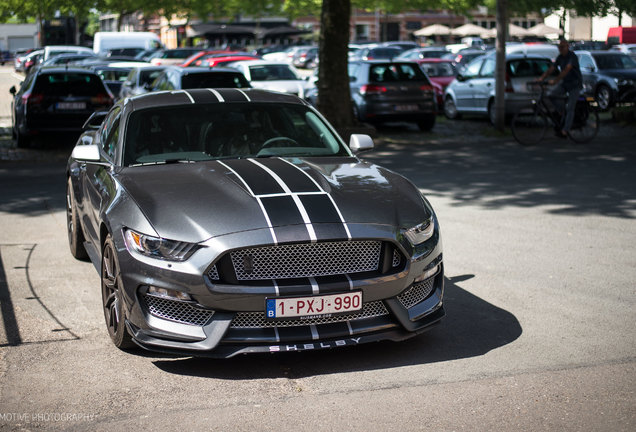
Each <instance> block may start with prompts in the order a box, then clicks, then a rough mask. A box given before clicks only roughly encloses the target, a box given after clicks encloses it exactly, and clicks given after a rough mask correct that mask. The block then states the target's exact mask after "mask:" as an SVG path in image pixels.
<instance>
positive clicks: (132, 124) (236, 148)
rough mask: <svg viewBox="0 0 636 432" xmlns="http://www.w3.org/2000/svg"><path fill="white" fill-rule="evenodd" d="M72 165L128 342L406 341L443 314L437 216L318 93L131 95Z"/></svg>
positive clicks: (95, 258)
mask: <svg viewBox="0 0 636 432" xmlns="http://www.w3.org/2000/svg"><path fill="white" fill-rule="evenodd" d="M85 129H86V131H85V132H84V133H83V134H82V136H81V137H80V138H79V140H78V142H77V145H76V146H75V148H74V149H73V152H72V155H71V157H70V159H69V163H68V167H67V176H68V177H67V220H68V238H69V245H70V249H71V252H72V254H73V255H74V256H75V257H76V258H80V259H81V258H87V257H88V258H90V260H91V261H92V263H93V264H94V266H95V268H96V269H97V271H98V272H99V274H100V275H101V292H102V300H103V310H104V316H105V319H106V326H107V328H108V332H109V334H110V337H111V338H112V340H113V342H114V344H115V345H116V346H117V347H119V348H122V349H124V348H131V347H133V346H135V345H134V344H136V345H138V346H141V347H143V348H146V349H148V350H155V351H163V352H178V353H186V354H189V355H203V356H215V357H231V356H234V355H236V354H240V353H250V352H282V351H301V350H309V349H320V348H331V347H337V346H347V345H356V344H360V343H364V342H371V341H379V340H402V339H406V338H408V337H410V336H413V335H416V334H418V333H420V332H422V331H424V330H425V329H427V328H429V327H430V326H431V325H433V324H435V323H437V322H438V321H439V320H440V319H441V318H442V317H443V316H444V308H443V305H442V297H443V275H444V272H443V262H442V245H441V239H440V231H439V225H438V221H437V218H436V215H435V213H434V212H433V209H432V208H431V206H430V204H429V202H428V201H427V200H426V198H425V197H423V196H422V194H421V193H420V191H419V190H418V189H417V188H416V187H415V186H414V185H413V184H412V183H410V182H409V181H408V180H406V179H405V178H404V177H402V176H400V175H398V174H396V173H394V172H391V171H388V170H386V169H384V168H381V167H379V166H377V165H374V164H370V163H367V162H364V161H362V160H360V159H358V157H356V153H358V152H360V151H362V150H365V149H369V148H372V147H373V141H372V140H371V138H370V137H368V136H366V135H352V136H351V139H350V142H349V145H348V146H347V145H346V144H345V143H344V142H343V141H342V139H341V138H340V136H339V135H338V134H337V133H336V132H335V131H334V129H333V127H332V126H330V125H329V124H328V123H327V121H326V120H325V119H324V118H323V117H322V116H321V115H320V114H319V113H318V112H317V111H316V110H315V109H314V108H312V107H311V106H310V105H309V104H307V103H306V102H304V101H302V100H300V99H298V98H297V97H295V96H292V95H285V94H279V93H271V92H266V91H263V90H239V89H196V90H188V91H175V92H158V93H149V94H145V95H141V96H135V97H132V98H127V99H124V100H122V101H120V102H119V103H117V104H116V105H115V106H114V107H113V108H112V109H111V110H110V111H109V112H108V113H107V114H106V113H102V114H101V118H100V113H96V114H94V116H93V117H92V118H91V119H89V120H88V121H87V124H86V125H85Z"/></svg>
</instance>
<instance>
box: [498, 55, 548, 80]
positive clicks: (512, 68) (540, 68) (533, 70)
mask: <svg viewBox="0 0 636 432" xmlns="http://www.w3.org/2000/svg"><path fill="white" fill-rule="evenodd" d="M551 64H552V63H551V62H550V61H549V60H538V59H519V60H511V61H509V62H508V68H507V69H508V75H509V76H510V77H511V78H533V77H540V76H541V75H542V74H543V73H544V72H545V71H546V70H548V69H549V68H550V65H551Z"/></svg>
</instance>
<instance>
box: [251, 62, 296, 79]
mask: <svg viewBox="0 0 636 432" xmlns="http://www.w3.org/2000/svg"><path fill="white" fill-rule="evenodd" d="M250 76H251V77H252V81H275V80H296V79H298V77H297V76H296V75H295V74H294V72H292V71H291V69H289V68H288V67H287V66H285V65H259V66H250Z"/></svg>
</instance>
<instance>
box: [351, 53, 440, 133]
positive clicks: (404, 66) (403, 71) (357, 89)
mask: <svg viewBox="0 0 636 432" xmlns="http://www.w3.org/2000/svg"><path fill="white" fill-rule="evenodd" d="M349 79H350V88H351V99H352V102H353V110H354V114H355V116H356V117H357V118H358V119H359V120H360V121H363V122H368V123H381V122H387V121H405V122H414V123H416V124H417V126H418V127H419V128H420V129H421V130H424V131H428V130H431V129H432V128H433V126H434V125H435V114H436V111H437V102H436V99H435V91H434V89H433V85H432V84H431V82H430V81H429V79H428V78H427V77H426V75H425V74H424V72H422V69H420V67H419V66H418V65H417V63H414V62H390V61H381V60H374V61H354V62H349Z"/></svg>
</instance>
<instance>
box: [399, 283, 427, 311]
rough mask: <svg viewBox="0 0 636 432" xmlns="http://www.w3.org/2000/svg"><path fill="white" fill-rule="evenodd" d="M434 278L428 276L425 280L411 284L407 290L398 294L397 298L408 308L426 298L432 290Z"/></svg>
mask: <svg viewBox="0 0 636 432" xmlns="http://www.w3.org/2000/svg"><path fill="white" fill-rule="evenodd" d="M434 281H435V278H434V277H432V278H428V279H426V280H425V281H422V282H419V283H417V284H415V285H413V286H412V287H411V288H410V289H409V290H408V291H406V292H404V293H402V294H400V295H399V296H398V297H397V298H398V300H399V301H400V303H402V306H404V307H405V308H407V309H409V308H411V307H413V306H415V305H416V304H418V303H420V302H422V301H424V300H426V298H427V297H428V296H429V295H431V293H432V292H433V282H434Z"/></svg>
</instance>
